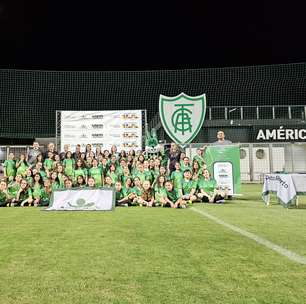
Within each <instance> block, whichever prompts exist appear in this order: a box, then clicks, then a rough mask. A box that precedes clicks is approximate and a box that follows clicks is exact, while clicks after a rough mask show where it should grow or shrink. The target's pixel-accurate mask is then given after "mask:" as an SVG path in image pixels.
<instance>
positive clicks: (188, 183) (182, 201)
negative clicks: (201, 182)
mask: <svg viewBox="0 0 306 304" xmlns="http://www.w3.org/2000/svg"><path fill="white" fill-rule="evenodd" d="M196 188H197V181H195V180H192V179H191V171H190V170H189V169H187V170H185V171H184V179H183V181H182V183H181V186H180V188H179V193H180V198H179V200H178V201H177V202H176V203H175V205H176V207H181V208H186V206H187V204H189V205H190V204H192V202H194V201H195V200H197V197H196V195H195V192H196Z"/></svg>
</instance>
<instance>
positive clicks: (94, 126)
mask: <svg viewBox="0 0 306 304" xmlns="http://www.w3.org/2000/svg"><path fill="white" fill-rule="evenodd" d="M91 126H92V128H93V129H103V127H104V125H103V124H93V125H91Z"/></svg>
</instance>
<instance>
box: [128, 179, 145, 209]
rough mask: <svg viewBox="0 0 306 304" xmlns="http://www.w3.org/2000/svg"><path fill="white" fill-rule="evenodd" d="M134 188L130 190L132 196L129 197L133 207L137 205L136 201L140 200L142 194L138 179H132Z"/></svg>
mask: <svg viewBox="0 0 306 304" xmlns="http://www.w3.org/2000/svg"><path fill="white" fill-rule="evenodd" d="M133 181H134V187H133V188H132V190H131V192H132V195H130V198H131V199H133V203H132V204H133V205H137V204H138V199H139V198H140V196H141V194H142V191H143V189H142V185H141V181H140V178H139V177H137V176H136V177H134V180H133Z"/></svg>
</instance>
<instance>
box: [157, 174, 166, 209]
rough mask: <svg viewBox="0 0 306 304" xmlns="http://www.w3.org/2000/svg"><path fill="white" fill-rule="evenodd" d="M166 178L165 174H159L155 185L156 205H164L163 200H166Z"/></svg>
mask: <svg viewBox="0 0 306 304" xmlns="http://www.w3.org/2000/svg"><path fill="white" fill-rule="evenodd" d="M165 183H166V178H165V176H164V175H159V176H158V178H157V180H156V183H155V186H154V193H155V206H156V205H163V204H162V202H163V201H164V200H163V199H164V197H165V196H166V188H165Z"/></svg>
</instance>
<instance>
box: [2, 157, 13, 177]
mask: <svg viewBox="0 0 306 304" xmlns="http://www.w3.org/2000/svg"><path fill="white" fill-rule="evenodd" d="M3 167H4V177H6V178H7V179H8V181H12V180H14V178H15V176H16V162H15V155H14V153H13V152H10V154H9V157H8V159H7V160H5V161H4V164H3Z"/></svg>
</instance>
